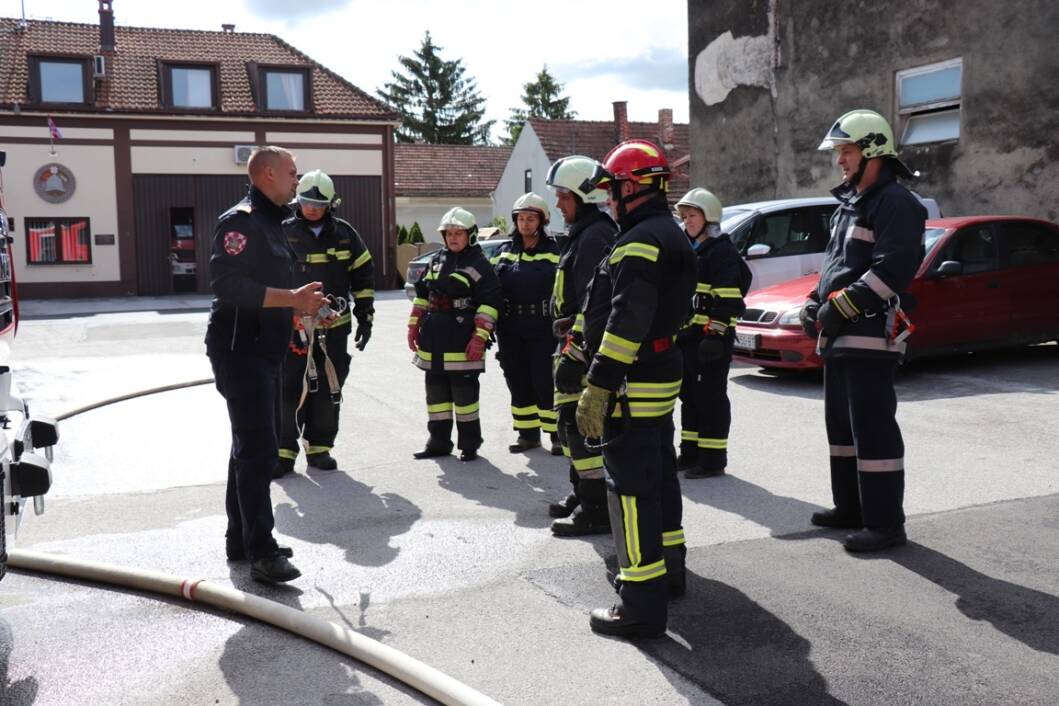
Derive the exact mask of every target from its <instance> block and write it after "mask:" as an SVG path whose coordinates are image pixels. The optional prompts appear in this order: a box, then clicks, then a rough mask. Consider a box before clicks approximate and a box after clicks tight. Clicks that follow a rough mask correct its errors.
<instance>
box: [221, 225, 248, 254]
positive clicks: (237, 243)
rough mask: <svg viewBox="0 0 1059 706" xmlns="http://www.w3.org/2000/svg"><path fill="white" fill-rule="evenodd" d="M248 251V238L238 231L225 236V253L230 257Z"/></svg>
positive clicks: (232, 231)
mask: <svg viewBox="0 0 1059 706" xmlns="http://www.w3.org/2000/svg"><path fill="white" fill-rule="evenodd" d="M243 250H246V236H245V235H243V234H242V233H240V232H239V231H237V230H230V231H228V232H227V233H225V234H224V251H225V252H226V253H228V254H229V255H238V254H239V253H241V252H242V251H243Z"/></svg>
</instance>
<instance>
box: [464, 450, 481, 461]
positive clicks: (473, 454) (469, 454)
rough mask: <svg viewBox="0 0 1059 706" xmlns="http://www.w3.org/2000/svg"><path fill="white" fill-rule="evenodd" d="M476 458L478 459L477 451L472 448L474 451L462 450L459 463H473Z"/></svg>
mask: <svg viewBox="0 0 1059 706" xmlns="http://www.w3.org/2000/svg"><path fill="white" fill-rule="evenodd" d="M476 458H478V449H477V448H474V449H463V450H461V451H460V460H461V461H464V462H466V461H473V460H475V459H476Z"/></svg>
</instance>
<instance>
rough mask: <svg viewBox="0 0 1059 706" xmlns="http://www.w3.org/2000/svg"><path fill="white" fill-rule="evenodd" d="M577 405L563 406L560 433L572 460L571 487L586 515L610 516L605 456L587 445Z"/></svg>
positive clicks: (559, 426) (560, 408) (566, 454)
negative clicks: (579, 426)
mask: <svg viewBox="0 0 1059 706" xmlns="http://www.w3.org/2000/svg"><path fill="white" fill-rule="evenodd" d="M576 413H577V403H567V404H563V405H560V406H559V409H558V415H559V421H558V434H559V443H560V444H561V445H562V447H563V455H564V456H566V458H567V459H569V461H570V484H571V485H572V486H573V488H574V495H576V496H577V499H578V500H580V501H581V506H582V510H583V511H585V512H596V513H600V514H604V513H606V505H607V488H606V484H605V481H604V475H603V454H602V453H601V452H600V451H599V450H598V449H596V450H593V449H589V448H588V447H586V446H585V437H583V436H581V432H579V431H578V430H577V418H576Z"/></svg>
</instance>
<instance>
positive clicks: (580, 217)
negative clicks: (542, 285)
mask: <svg viewBox="0 0 1059 706" xmlns="http://www.w3.org/2000/svg"><path fill="white" fill-rule="evenodd" d="M602 174H603V167H602V165H601V164H600V163H599V162H597V161H596V160H594V159H590V158H589V157H582V156H580V155H572V156H569V157H563V158H562V159H560V160H558V161H557V162H555V164H553V165H552V166H551V168H550V169H549V170H548V176H547V179H546V183H547V184H548V186H549V187H551V189H552V191H554V192H555V197H556V204H557V205H558V207H559V211H560V212H562V214H563V220H564V221H565V222H566V225H567V226H568V229H569V230H568V234H567V235H566V237H565V238H561V239H560V244H559V249H560V255H559V269H558V271H557V272H556V274H555V286H554V288H553V291H552V301H551V306H552V318H553V319H554V320H555V326H554V333H555V335H556V337H557V338H558V339H559V345H558V350H557V352H556V363H555V398H554V401H555V409H556V412H557V413H558V430H559V441H560V443H561V444H562V449H563V453H564V454H565V455H566V457H567V458H569V459H570V482H571V484H573V490H572V492H571V493H570V494H568V495H567V496H566V497H565V498H563V499H562V500H559V501H558V502H554V503H551V504H550V505H549V506H548V514H549V515H551V516H552V517H556V518H560V519H557V520H556V521H554V522H552V533H553V534H554V535H556V536H558V537H577V536H583V535H590V534H606V533H608V532H610V514H609V513H608V512H607V486H606V481H605V480H604V477H603V455H602V454H601V453H600V451H599V449H589V448H588V447H586V446H585V439H584V437H583V436H582V435H581V433H580V432H579V431H578V430H577V420H576V419H575V416H574V412H575V410H576V408H577V400H578V398H579V397H580V396H581V391H582V390H583V389H584V386H585V375H586V374H587V373H588V361H587V359H586V358H585V355H584V350H583V345H584V340H583V335H582V331H581V329H580V328H579V327H577V326H575V323H576V317H577V313H578V312H579V311H580V309H581V304H582V302H583V301H584V298H585V291H586V290H587V289H588V283H589V282H590V281H591V279H592V274H593V273H594V272H595V270H596V266H597V265H599V263H600V262H601V261H602V260H603V258H605V257H606V256H607V253H608V252H610V249H611V247H613V245H614V240H615V238H616V234H617V230H618V227H617V226H616V225H615V224H614V221H613V220H611V218H610V216H608V215H607V214H606V213H604V212H603V211H601V210H600V205H602V204H603V203H604V202H605V201H606V200H607V192H606V191H604V190H602V189H597V188H596V187H595V186H594V183H595V181H596V180H598V179H599V178H600V177H601V176H602Z"/></svg>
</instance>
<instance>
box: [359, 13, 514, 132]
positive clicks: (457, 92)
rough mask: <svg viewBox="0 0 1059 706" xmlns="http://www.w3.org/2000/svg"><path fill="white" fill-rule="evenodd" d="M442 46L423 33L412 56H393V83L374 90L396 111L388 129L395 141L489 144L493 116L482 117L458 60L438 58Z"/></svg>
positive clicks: (474, 89)
mask: <svg viewBox="0 0 1059 706" xmlns="http://www.w3.org/2000/svg"><path fill="white" fill-rule="evenodd" d="M441 50H442V47H439V46H437V45H436V44H434V42H433V40H432V39H431V38H430V32H429V31H428V32H427V33H426V34H425V35H424V36H423V44H422V45H421V46H420V47H419V49H418V50H416V52H415V54H414V55H413V56H398V57H397V61H398V63H399V64H400V68H399V69H398V70H397V71H391V72H390V73H391V75H392V76H393V81H391V82H389V83H386V84H384V85H383V87H382V88H379V89H376V93H377V94H378V96H379V97H380V98H382V99H383V100H384V101H386V102H387V103H389V104H390V105H392V106H393V107H394V108H396V109H397V110H398V112H400V114H401V126H400V127H399V128H397V129H396V130H395V131H394V134H395V135H396V137H397V141H398V142H416V141H419V140H422V141H423V142H426V143H428V144H432V145H475V144H482V145H485V144H489V131H490V130H491V129H492V127H493V122H494V121H493V120H484V119H483V118H484V116H485V99H484V98H482V96H481V94H479V93H478V84H477V82H476V81H475V79H474V78H472V77H469V76H465V72H466V69H465V68H464V66H463V60H462V59H455V60H452V61H447V60H445V59H442V58H441V55H440V53H441Z"/></svg>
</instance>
